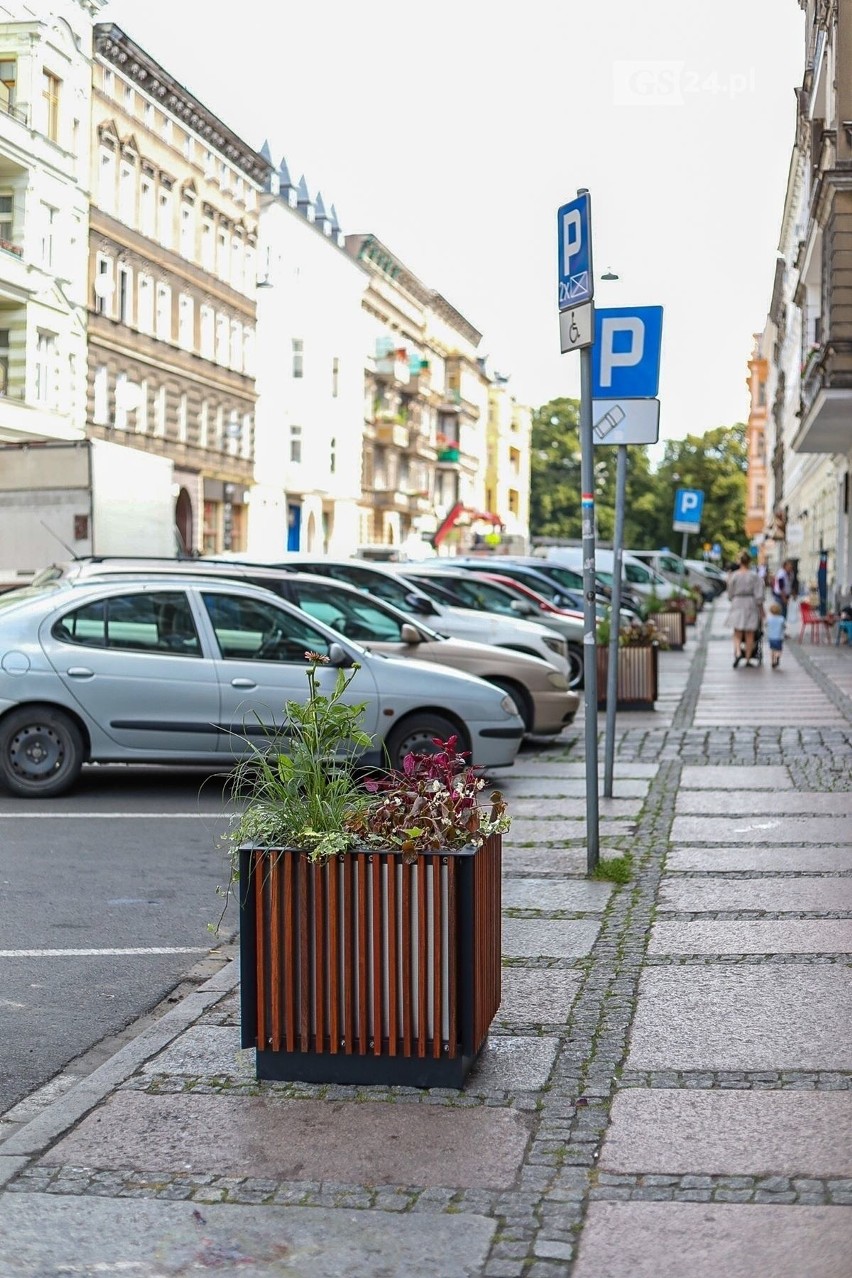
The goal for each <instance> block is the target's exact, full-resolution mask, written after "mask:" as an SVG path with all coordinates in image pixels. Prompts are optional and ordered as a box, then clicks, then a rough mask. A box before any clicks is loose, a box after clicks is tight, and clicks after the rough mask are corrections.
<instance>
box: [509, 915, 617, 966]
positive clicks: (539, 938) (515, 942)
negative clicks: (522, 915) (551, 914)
mask: <svg viewBox="0 0 852 1278" xmlns="http://www.w3.org/2000/svg"><path fill="white" fill-rule="evenodd" d="M599 931H600V923H598V922H596V921H595V920H593V919H507V918H504V919H503V955H504V957H506V958H581V957H582V956H583V955H584V954H588V953H589V951H590V950H591V948H592V946H593V945H594V943H595V941H596V940H597V935H598V932H599Z"/></svg>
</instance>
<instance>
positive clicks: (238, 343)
mask: <svg viewBox="0 0 852 1278" xmlns="http://www.w3.org/2000/svg"><path fill="white" fill-rule="evenodd" d="M231 368H235V369H237V370H238V371H239V372H242V368H243V326H242V324H241V323H240V321H239V320H231Z"/></svg>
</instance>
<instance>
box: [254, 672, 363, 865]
mask: <svg viewBox="0 0 852 1278" xmlns="http://www.w3.org/2000/svg"><path fill="white" fill-rule="evenodd" d="M305 660H306V661H309V662H310V663H311V664H310V665H309V667H308V670H307V680H308V697H307V700H306V701H304V702H302V701H288V702H287V703H286V705H285V707H284V714H285V723H284V726H283V728H282V729H281V730H280V731H279V732H278V733H277V734H275V735H272V736H271V737H270V738H269V740H268V741H267V742H266V743H265V744H264V745H262V746H255V747H254V748H253V750H252V753H251V754H250V755H249V757H248V758H246V759H244V760H243V761H242V762H241V763H240V764H238V766H237V770H236V773H235V776H234V786H233V792H234V797H235V798H236V799H237V801H240V800H243V801H244V802H245V804H246V806H245V808H244V810H243V812H242V814H241V815H240V818H239V820H238V821H237V824H236V825H235V826H234V828H233V829H232V830H231V831H230V834H229V842H230V844H231V847H232V849H233V850H234V851H235V850H236V849H237V848H238V847H239V846H240V845H241V844H244V843H263V844H267V845H272V846H275V845H278V846H280V845H281V844H284V845H286V846H287V847H297V848H304V849H305V850H306V851H307V852H308V853H309V854H310V856H311V859H312V860H321V859H323V858H324V857H328V856H333V855H334V854H335V853H337V852H342V851H344V850H345V849H346V848H348V847H350V846H351V845H352V844H353V843H354V842H355V837H354V835H352V834H351V833H349V832H348V830H347V821H348V819H349V818H350V817H351V816H352V815H353V814H355V813H357V812H359V811H360V810H361V809H362V808H363V807H364V806H365V805H366V803H367V801H368V799H367V795H366V793H365V791H364V790H363V788H362V787H361V785H360V784H359V781H358V778H357V776H356V772H355V767H356V762H357V758H358V754H359V753H360V752H361V751H362V750H364V749H366V748H368V747H369V746H370V745H371V744H372V738H371V737H369V736H368V735H367V733H366V732H364V731H363V730H362V729H361V727H360V720H361V716H362V714H363V712H364V705H363V703H361V704H355V705H350V704H347V702H346V701H344V695H345V693H346V690H347V688H348V687H349V685H350V683H351V682H352V680H353V679H354V678H355V675H356V674H357V673H358V670H359V669H360V667H359V666H358V664H357V662H356V663H355V664H354V665H353V666H352V669H351V671H350V672H349V673H348V674H347V673H346V672H345V671H344V670H338V672H337V679H336V681H335V684H334V688H333V689H332V691H331V692H330V693H329V694H328V695H326V694H324V693H323V692H321V691H320V687H319V682H318V677H317V668H318V667H319V666H320V665H326V664H328V658H327V657H324V656H320V654H319V653H316V652H306V653H305ZM282 736H284V737H286V740H287V749H286V751H285V750H283V749H279V748H277V747H278V743H279V742H280V740H281V737H282Z"/></svg>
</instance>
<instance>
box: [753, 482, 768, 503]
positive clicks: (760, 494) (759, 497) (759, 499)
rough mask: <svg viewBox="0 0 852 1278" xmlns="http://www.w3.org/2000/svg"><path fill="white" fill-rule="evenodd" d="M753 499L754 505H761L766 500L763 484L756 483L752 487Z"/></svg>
mask: <svg viewBox="0 0 852 1278" xmlns="http://www.w3.org/2000/svg"><path fill="white" fill-rule="evenodd" d="M754 501H755V505H756V506H760V507H761V508H762V507H763V504H764V502H765V501H766V488H765V487H764V485H763V484H756V485H755V489H754Z"/></svg>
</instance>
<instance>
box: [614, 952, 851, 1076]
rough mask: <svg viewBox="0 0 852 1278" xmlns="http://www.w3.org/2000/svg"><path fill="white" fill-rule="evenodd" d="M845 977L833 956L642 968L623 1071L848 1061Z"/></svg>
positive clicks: (837, 1066)
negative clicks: (824, 959)
mask: <svg viewBox="0 0 852 1278" xmlns="http://www.w3.org/2000/svg"><path fill="white" fill-rule="evenodd" d="M850 1024H852V981H850V980H849V974H848V972H846V971H845V970H844V969H843V968H842V967H840V966H839V965H837V964H825V963H822V964H810V965H808V964H802V963H785V964H773V965H771V966H770V965H764V966H751V965H749V966H737V965H734V964H729V963H714V964H708V965H707V966H705V967H699V966H695V965H693V964H690V965H688V966H685V967H654V968H649V969H648V970H646V971H645V972H643V974H642V977H641V979H640V982H639V1001H638V1004H637V1007H636V1014H635V1016H634V1019H633V1028H632V1032H631V1043H630V1051H629V1055H628V1060H627V1067H628V1068H629V1069H647V1070H692V1069H709V1070H797V1069H820V1070H843V1069H852V1034H850V1032H849V1026H850Z"/></svg>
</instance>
